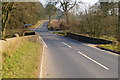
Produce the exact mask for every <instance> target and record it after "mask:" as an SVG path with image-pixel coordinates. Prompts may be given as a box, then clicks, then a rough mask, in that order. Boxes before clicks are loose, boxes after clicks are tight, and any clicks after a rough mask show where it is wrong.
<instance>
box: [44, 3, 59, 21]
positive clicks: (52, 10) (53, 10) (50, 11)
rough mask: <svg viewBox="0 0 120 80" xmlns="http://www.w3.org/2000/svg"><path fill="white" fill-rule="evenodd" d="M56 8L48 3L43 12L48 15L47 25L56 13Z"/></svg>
mask: <svg viewBox="0 0 120 80" xmlns="http://www.w3.org/2000/svg"><path fill="white" fill-rule="evenodd" d="M56 10H57V8H56V7H55V6H54V4H53V3H51V2H49V3H48V4H47V5H46V7H45V12H46V14H47V15H48V18H49V23H50V22H51V18H52V16H53V15H54V14H55V13H56Z"/></svg>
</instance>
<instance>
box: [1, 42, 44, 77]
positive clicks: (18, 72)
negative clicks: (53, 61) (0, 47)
mask: <svg viewBox="0 0 120 80" xmlns="http://www.w3.org/2000/svg"><path fill="white" fill-rule="evenodd" d="M41 52H42V47H41V46H40V44H38V43H34V42H29V41H26V42H25V44H24V45H22V46H21V47H20V48H19V49H17V50H16V51H15V53H14V55H13V56H11V57H10V56H7V55H6V56H3V57H4V62H3V78H36V77H37V73H38V71H39V70H38V65H39V64H38V63H40V62H39V59H40V55H41Z"/></svg>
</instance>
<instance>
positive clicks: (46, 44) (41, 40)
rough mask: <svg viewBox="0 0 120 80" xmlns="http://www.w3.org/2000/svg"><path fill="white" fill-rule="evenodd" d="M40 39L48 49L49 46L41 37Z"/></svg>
mask: <svg viewBox="0 0 120 80" xmlns="http://www.w3.org/2000/svg"><path fill="white" fill-rule="evenodd" d="M39 38H40V39H41V41H42V43H43V45H44V46H45V47H46V48H47V47H48V46H47V44H46V43H45V41H44V40H43V39H42V38H41V37H40V36H39Z"/></svg>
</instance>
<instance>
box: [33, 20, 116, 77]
mask: <svg viewBox="0 0 120 80" xmlns="http://www.w3.org/2000/svg"><path fill="white" fill-rule="evenodd" d="M47 24H48V22H45V23H43V24H42V25H40V26H39V27H38V28H36V29H35V31H36V32H37V34H38V35H40V36H41V38H42V39H43V42H44V44H45V49H44V57H43V68H42V70H43V71H42V77H43V78H118V55H113V54H110V53H108V52H106V51H102V50H98V49H96V48H93V47H89V46H87V45H85V43H82V42H78V41H75V40H73V39H70V38H67V37H62V36H58V35H55V34H53V33H52V32H51V31H48V29H47Z"/></svg>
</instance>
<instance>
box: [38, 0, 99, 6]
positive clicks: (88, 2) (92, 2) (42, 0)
mask: <svg viewBox="0 0 120 80" xmlns="http://www.w3.org/2000/svg"><path fill="white" fill-rule="evenodd" d="M47 1H50V0H40V2H41V3H42V4H43V5H44V4H46V2H47ZM51 1H53V0H51ZM77 1H79V2H84V3H86V4H90V5H93V4H95V3H96V2H98V0H77Z"/></svg>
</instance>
